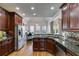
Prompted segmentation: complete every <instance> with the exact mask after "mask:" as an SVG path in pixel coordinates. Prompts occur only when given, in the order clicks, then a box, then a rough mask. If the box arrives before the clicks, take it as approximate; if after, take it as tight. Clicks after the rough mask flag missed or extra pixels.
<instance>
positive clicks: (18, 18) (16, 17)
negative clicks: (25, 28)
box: [15, 15, 22, 24]
mask: <svg viewBox="0 0 79 59" xmlns="http://www.w3.org/2000/svg"><path fill="white" fill-rule="evenodd" d="M21 23H22V19H21V18H20V17H19V16H18V15H15V24H21Z"/></svg>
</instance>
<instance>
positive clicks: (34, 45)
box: [33, 38, 39, 51]
mask: <svg viewBox="0 0 79 59" xmlns="http://www.w3.org/2000/svg"><path fill="white" fill-rule="evenodd" d="M33 50H34V51H38V50H39V39H38V38H34V39H33Z"/></svg>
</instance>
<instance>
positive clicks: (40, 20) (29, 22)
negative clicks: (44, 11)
mask: <svg viewBox="0 0 79 59" xmlns="http://www.w3.org/2000/svg"><path fill="white" fill-rule="evenodd" d="M49 20H50V17H25V18H24V19H23V23H24V24H26V27H28V31H29V30H30V26H34V32H36V30H35V26H36V24H39V26H41V27H42V26H46V32H47V33H48V31H49V26H48V21H49Z"/></svg>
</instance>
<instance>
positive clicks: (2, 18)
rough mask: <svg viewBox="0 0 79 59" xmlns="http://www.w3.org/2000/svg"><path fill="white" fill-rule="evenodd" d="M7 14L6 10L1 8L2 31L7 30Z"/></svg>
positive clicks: (0, 22)
mask: <svg viewBox="0 0 79 59" xmlns="http://www.w3.org/2000/svg"><path fill="white" fill-rule="evenodd" d="M5 13H6V12H5V11H4V9H2V8H0V30H6V26H7V19H6V14H5Z"/></svg>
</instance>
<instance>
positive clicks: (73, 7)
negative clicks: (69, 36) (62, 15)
mask: <svg viewBox="0 0 79 59" xmlns="http://www.w3.org/2000/svg"><path fill="white" fill-rule="evenodd" d="M69 7H70V29H79V20H78V17H79V16H78V13H79V10H78V4H77V3H71V4H70V5H69Z"/></svg>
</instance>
